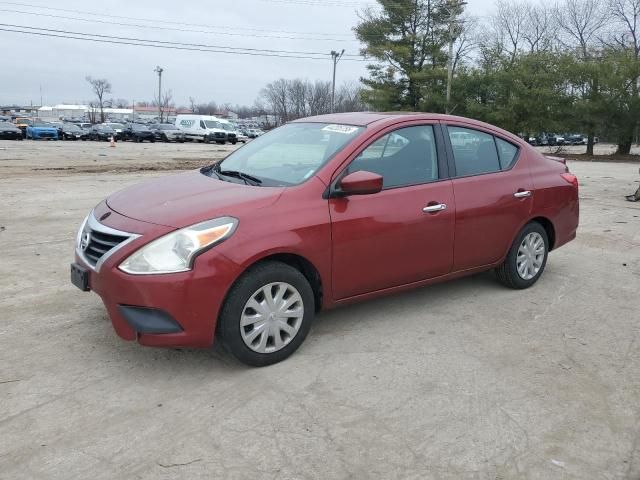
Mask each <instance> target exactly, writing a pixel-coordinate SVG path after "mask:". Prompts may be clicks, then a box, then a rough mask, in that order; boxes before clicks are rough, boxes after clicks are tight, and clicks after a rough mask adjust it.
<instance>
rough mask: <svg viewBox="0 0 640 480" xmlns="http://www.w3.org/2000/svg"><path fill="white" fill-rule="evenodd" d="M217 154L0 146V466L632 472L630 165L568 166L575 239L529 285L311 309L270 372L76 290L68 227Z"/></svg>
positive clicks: (637, 241) (638, 332) (208, 148)
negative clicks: (131, 331) (173, 338)
mask: <svg viewBox="0 0 640 480" xmlns="http://www.w3.org/2000/svg"><path fill="white" fill-rule="evenodd" d="M231 148H232V147H218V146H213V145H188V144H187V145H163V144H154V145H151V144H144V145H138V144H126V145H122V144H120V145H118V147H116V148H115V149H112V148H109V147H108V145H107V144H97V143H81V142H80V143H75V144H68V143H61V142H58V143H53V142H52V143H35V142H22V143H20V142H0V198H1V200H2V202H1V203H0V252H1V261H0V291H1V292H2V296H1V297H0V355H1V356H0V359H1V362H0V478H3V479H5V478H6V479H12V480H13V479H30V480H32V479H47V480H48V479H65V480H69V479H83V480H84V479H87V478H91V479H92V480H99V479H114V478H118V479H133V478H136V479H165V478H166V479H169V478H210V479H245V478H251V479H255V478H259V479H283V478H284V479H286V478H288V479H301V478H314V479H323V480H325V479H340V478H353V479H365V478H381V479H392V478H402V479H416V480H417V479H430V478H433V479H452V480H453V479H467V478H468V479H482V480H484V479H487V480H488V479H492V480H494V479H498V478H500V479H507V478H518V479H520V478H527V479H545V480H547V479H556V478H557V479H592V478H599V479H623V478H624V479H640V341H639V338H640V322H639V315H638V312H640V204H634V203H629V202H626V201H625V200H624V198H623V195H624V194H629V193H631V192H632V191H634V190H635V188H637V185H638V184H637V181H638V180H639V179H640V176H639V175H638V165H637V164H636V165H632V164H628V163H627V164H616V163H607V164H604V163H578V162H570V168H571V169H572V171H574V172H575V173H576V174H578V176H579V177H580V181H581V202H582V203H581V210H582V212H581V213H582V217H581V227H580V231H579V234H578V238H577V240H576V241H574V242H572V243H570V244H569V245H567V246H566V247H563V248H561V249H559V250H558V251H557V252H553V253H552V254H551V256H550V259H549V263H548V265H547V270H546V272H545V274H544V276H543V278H542V279H541V281H540V282H538V284H537V285H536V286H535V287H533V288H531V289H529V290H526V291H522V292H517V291H512V290H508V289H505V288H503V287H501V286H500V285H498V284H497V283H496V282H495V281H494V280H493V278H492V276H491V275H490V274H482V275H477V276H474V277H471V278H467V279H463V280H460V281H455V282H452V283H448V284H443V285H438V286H434V287H430V288H424V289H421V290H416V291H413V292H410V293H406V294H402V295H398V296H394V297H389V298H385V299H380V300H376V301H371V302H368V303H364V304H360V305H356V306H352V307H346V308H342V309H339V310H335V311H331V312H326V313H323V314H321V315H320V316H319V317H318V318H317V321H316V323H315V324H314V326H313V328H312V331H311V334H310V335H309V337H308V339H307V341H306V342H305V344H304V345H303V346H302V347H301V349H300V350H299V351H298V353H296V354H295V355H294V356H293V357H292V358H290V359H289V360H287V361H285V362H284V363H281V364H278V365H275V366H272V367H268V368H264V369H250V368H245V367H243V366H241V365H239V364H238V363H237V362H235V361H234V360H232V359H231V358H230V357H229V356H228V355H227V354H226V353H224V352H221V351H220V350H219V349H213V350H212V351H196V350H184V349H175V350H163V349H151V348H144V347H140V346H138V345H136V344H135V343H126V342H123V341H121V340H120V339H118V338H117V337H116V335H115V333H114V332H113V330H112V328H111V325H110V323H109V321H108V319H107V317H106V314H105V311H104V308H103V306H102V304H101V302H100V300H99V298H98V297H97V296H96V295H94V294H84V293H82V292H80V291H79V290H77V289H75V288H74V287H72V286H71V285H70V284H69V280H68V277H69V271H68V268H69V266H68V265H69V262H70V261H71V259H72V252H73V238H74V235H75V232H76V229H77V228H78V226H79V223H80V221H81V220H82V218H83V217H84V215H85V214H86V213H87V211H88V210H90V209H91V208H92V207H93V206H94V205H95V204H96V203H97V202H98V201H99V200H101V199H102V198H103V197H104V196H106V195H108V194H110V193H111V192H113V191H115V190H118V189H120V188H122V187H125V186H127V185H131V184H133V183H136V182H138V181H140V180H141V179H144V178H149V177H152V176H155V175H161V174H167V173H168V172H167V171H161V172H157V171H153V169H156V168H157V169H161V170H167V169H170V168H185V167H193V166H195V165H199V164H201V163H207V162H208V161H209V159H211V158H213V157H215V156H220V155H224V153H225V152H226V151H228V150H230V149H231ZM140 168H143V169H146V170H147V171H140Z"/></svg>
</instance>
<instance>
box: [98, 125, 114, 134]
mask: <svg viewBox="0 0 640 480" xmlns="http://www.w3.org/2000/svg"><path fill="white" fill-rule="evenodd" d="M96 128H97V129H98V130H102V131H104V132H112V131H113V128H111V127H110V126H109V125H96Z"/></svg>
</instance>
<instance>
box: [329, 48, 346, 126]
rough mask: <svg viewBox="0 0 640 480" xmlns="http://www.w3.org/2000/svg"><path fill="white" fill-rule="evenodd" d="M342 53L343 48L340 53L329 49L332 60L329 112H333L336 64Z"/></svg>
mask: <svg viewBox="0 0 640 480" xmlns="http://www.w3.org/2000/svg"><path fill="white" fill-rule="evenodd" d="M342 55H344V49H342V51H341V52H340V53H338V52H336V51H335V50H331V59H332V60H333V83H332V84H331V113H333V109H334V108H335V100H336V66H337V65H338V61H339V60H340V58H342Z"/></svg>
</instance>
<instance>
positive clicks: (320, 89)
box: [307, 80, 345, 115]
mask: <svg viewBox="0 0 640 480" xmlns="http://www.w3.org/2000/svg"><path fill="white" fill-rule="evenodd" d="M344 95H345V92H343V91H342V89H341V88H339V89H338V92H337V94H336V102H335V108H334V110H335V111H336V112H340V111H343V110H342V108H341V102H342V97H343V96H344ZM307 102H308V104H309V114H310V115H322V114H323V113H329V111H330V110H331V82H323V81H320V80H316V82H315V83H314V84H313V86H312V87H311V88H310V91H309V92H308V100H307Z"/></svg>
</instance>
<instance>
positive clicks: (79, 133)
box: [58, 123, 88, 140]
mask: <svg viewBox="0 0 640 480" xmlns="http://www.w3.org/2000/svg"><path fill="white" fill-rule="evenodd" d="M87 134H88V132H87V131H86V130H84V129H82V128H80V127H79V126H78V125H76V124H75V123H63V124H62V126H61V127H60V128H58V138H60V140H82V139H83V137H86V136H87Z"/></svg>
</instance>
